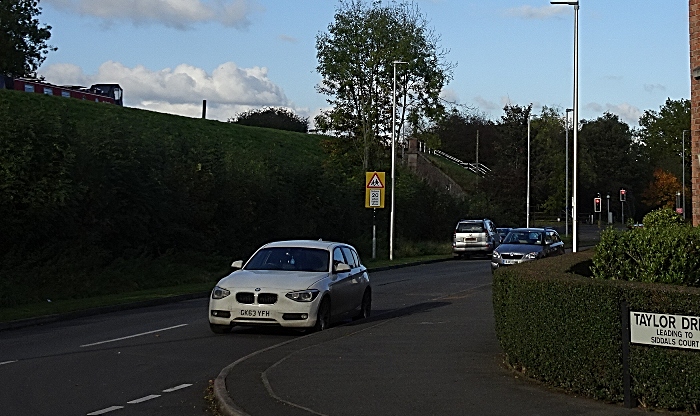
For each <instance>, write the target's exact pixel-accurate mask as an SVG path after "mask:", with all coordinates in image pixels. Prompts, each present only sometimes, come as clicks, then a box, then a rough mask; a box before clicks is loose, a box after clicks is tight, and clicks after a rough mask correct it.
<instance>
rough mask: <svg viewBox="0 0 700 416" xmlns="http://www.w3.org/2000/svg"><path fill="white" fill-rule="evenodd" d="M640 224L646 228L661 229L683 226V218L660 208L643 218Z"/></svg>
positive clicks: (668, 209)
mask: <svg viewBox="0 0 700 416" xmlns="http://www.w3.org/2000/svg"><path fill="white" fill-rule="evenodd" d="M642 223H643V224H644V227H646V228H663V227H674V226H678V225H683V224H685V222H684V221H683V218H682V217H681V216H680V215H678V214H676V213H675V212H674V211H673V210H672V209H671V208H660V209H657V210H655V211H651V212H650V213H648V214H647V215H645V216H644V218H643V220H642Z"/></svg>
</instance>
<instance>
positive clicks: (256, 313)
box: [240, 309, 270, 318]
mask: <svg viewBox="0 0 700 416" xmlns="http://www.w3.org/2000/svg"><path fill="white" fill-rule="evenodd" d="M240 315H241V316H248V317H250V318H261V317H268V316H270V311H257V310H254V309H241V313H240Z"/></svg>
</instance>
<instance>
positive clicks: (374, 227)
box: [372, 208, 377, 260]
mask: <svg viewBox="0 0 700 416" xmlns="http://www.w3.org/2000/svg"><path fill="white" fill-rule="evenodd" d="M372 211H373V212H372V260H374V259H376V258H377V208H374V209H373V210H372Z"/></svg>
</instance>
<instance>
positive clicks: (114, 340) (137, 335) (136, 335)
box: [80, 324, 187, 348]
mask: <svg viewBox="0 0 700 416" xmlns="http://www.w3.org/2000/svg"><path fill="white" fill-rule="evenodd" d="M183 326H187V324H180V325H175V326H170V327H167V328H161V329H156V330H153V331H148V332H142V333H140V334H134V335H129V336H126V337H121V338H114V339H108V340H106V341H100V342H93V343H92V344H84V345H81V346H80V348H84V347H92V346H94V345H100V344H107V343H109V342H116V341H123V340H125V339H130V338H136V337H142V336H144V335H150V334H155V333H156V332H163V331H168V330H170V329H175V328H181V327H183Z"/></svg>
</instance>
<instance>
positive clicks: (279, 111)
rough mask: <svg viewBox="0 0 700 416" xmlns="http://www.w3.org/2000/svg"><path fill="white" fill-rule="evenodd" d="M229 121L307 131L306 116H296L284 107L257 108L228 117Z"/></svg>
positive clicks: (307, 120)
mask: <svg viewBox="0 0 700 416" xmlns="http://www.w3.org/2000/svg"><path fill="white" fill-rule="evenodd" d="M229 122H230V123H236V124H242V125H244V126H254V127H267V128H270V129H277V130H288V131H296V132H299V133H306V132H308V131H309V119H308V117H301V116H298V115H296V114H294V112H293V111H291V110H288V109H286V108H274V107H267V108H262V109H259V110H250V111H246V112H244V113H240V114H237V115H236V116H235V117H234V118H231V119H229Z"/></svg>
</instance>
